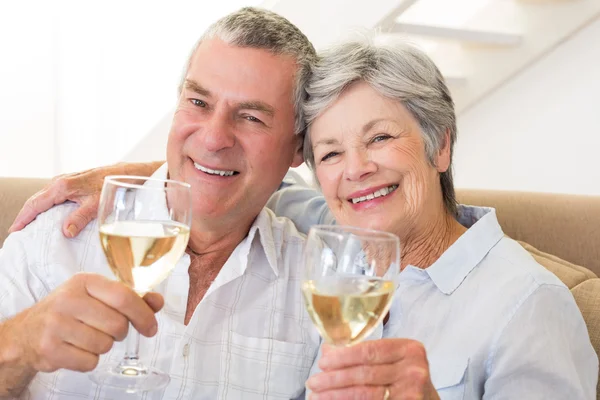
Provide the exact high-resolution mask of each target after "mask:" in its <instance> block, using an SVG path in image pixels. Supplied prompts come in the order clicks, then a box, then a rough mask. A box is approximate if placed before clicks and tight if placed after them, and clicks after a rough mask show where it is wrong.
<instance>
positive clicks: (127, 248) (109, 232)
mask: <svg viewBox="0 0 600 400" xmlns="http://www.w3.org/2000/svg"><path fill="white" fill-rule="evenodd" d="M191 216H192V208H191V194H190V185H188V184H187V183H183V182H178V181H174V180H168V179H167V180H165V179H155V178H148V177H139V176H107V177H106V178H105V179H104V186H103V187H102V194H101V196H100V207H99V209H98V227H99V231H100V241H101V243H102V249H103V250H104V254H105V255H106V259H107V261H108V265H109V266H110V269H111V270H112V272H113V274H114V275H115V277H116V278H117V280H119V281H121V282H122V283H124V284H125V285H127V286H129V287H130V288H132V289H133V290H134V291H135V292H136V293H137V294H139V295H140V296H143V295H144V294H146V293H148V292H149V291H151V290H152V289H153V288H154V287H155V286H156V285H158V284H159V283H161V282H162V281H163V280H164V279H165V278H166V277H167V276H168V275H169V273H170V272H171V270H172V269H173V268H174V267H175V265H176V263H177V261H178V260H179V259H180V258H181V256H182V255H183V253H184V252H185V249H186V247H187V243H188V239H189V236H190V224H191ZM139 339H140V334H139V332H137V331H136V330H135V328H134V327H133V325H131V324H130V325H129V333H128V335H127V339H126V342H125V343H126V352H125V356H124V358H123V359H122V360H121V362H119V363H118V364H108V365H102V366H100V367H98V368H97V369H96V370H95V371H93V372H92V373H91V374H90V379H91V380H92V381H94V382H95V383H97V384H99V385H106V386H111V387H116V388H122V389H124V390H125V391H126V392H128V393H135V392H139V391H148V390H157V389H161V388H163V387H165V386H166V385H167V384H168V383H169V381H170V377H169V375H168V374H166V373H164V372H162V371H159V370H157V369H155V368H152V367H148V366H145V365H144V364H143V363H142V362H141V361H140V360H139V359H138V349H139Z"/></svg>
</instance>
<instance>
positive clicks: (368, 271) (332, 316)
mask: <svg viewBox="0 0 600 400" xmlns="http://www.w3.org/2000/svg"><path fill="white" fill-rule="evenodd" d="M304 253H305V254H304V256H305V259H304V264H305V276H304V282H303V286H302V289H303V293H304V297H305V300H306V306H307V309H308V312H309V314H310V316H311V318H312V320H313V322H314V323H315V325H316V327H317V329H318V331H319V333H320V334H321V336H323V339H324V340H325V342H326V344H324V345H323V348H322V357H321V359H320V360H319V363H318V366H319V368H320V369H321V370H322V371H323V372H321V373H319V374H316V375H314V376H312V377H311V378H310V379H309V380H308V381H307V383H306V384H307V387H308V388H309V389H310V390H311V391H312V393H311V396H310V398H311V399H315V400H318V399H321V398H324V399H330V398H336V399H355V398H368V399H384V400H391V399H403V398H420V399H424V400H434V399H439V397H438V394H437V392H436V391H435V389H434V387H433V384H432V383H431V378H430V376H429V366H428V362H427V356H426V352H425V349H424V347H423V345H422V344H421V343H419V342H416V341H414V340H410V339H378V340H369V341H363V340H364V339H365V338H367V337H368V336H369V335H370V334H371V333H372V332H373V330H375V328H376V327H377V326H378V325H379V324H380V323H381V322H382V320H383V319H384V317H385V316H386V315H387V313H388V311H389V308H390V306H391V303H392V299H393V295H394V292H395V290H396V283H395V282H396V278H397V276H398V274H399V273H400V243H399V239H398V237H396V236H395V235H393V234H391V233H387V232H380V231H373V230H365V229H360V228H353V227H344V226H317V227H313V228H311V230H310V231H309V233H308V237H307V242H306V249H305V252H304Z"/></svg>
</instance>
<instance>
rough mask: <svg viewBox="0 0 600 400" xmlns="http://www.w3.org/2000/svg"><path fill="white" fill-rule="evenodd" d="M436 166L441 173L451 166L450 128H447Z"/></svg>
mask: <svg viewBox="0 0 600 400" xmlns="http://www.w3.org/2000/svg"><path fill="white" fill-rule="evenodd" d="M435 166H436V169H437V171H438V172H439V173H443V172H446V171H448V168H450V129H446V134H445V135H444V143H443V145H442V147H441V148H440V149H439V151H438V153H437V155H436V160H435Z"/></svg>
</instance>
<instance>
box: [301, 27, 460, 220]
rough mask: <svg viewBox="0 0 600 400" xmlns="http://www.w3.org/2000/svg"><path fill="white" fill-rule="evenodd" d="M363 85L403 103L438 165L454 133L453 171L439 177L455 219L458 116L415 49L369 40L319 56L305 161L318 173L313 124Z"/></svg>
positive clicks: (312, 85) (307, 106)
mask: <svg viewBox="0 0 600 400" xmlns="http://www.w3.org/2000/svg"><path fill="white" fill-rule="evenodd" d="M357 81H364V82H366V83H367V84H369V85H370V86H371V87H372V88H373V89H374V90H376V91H377V92H378V93H380V94H381V95H383V96H386V97H388V98H391V99H395V100H398V101H399V102H401V103H402V105H404V107H406V109H407V110H408V111H409V112H410V113H411V115H412V116H413V117H414V118H415V119H416V121H417V122H418V123H419V125H420V127H421V135H422V137H423V141H424V143H425V153H426V156H427V158H428V159H429V162H430V163H431V164H432V165H434V163H435V156H436V153H437V152H438V151H439V150H440V149H441V148H442V147H443V146H444V144H445V143H444V142H445V135H446V131H448V132H449V133H450V135H449V136H450V167H449V168H448V170H447V171H446V172H443V173H442V174H440V184H441V189H442V194H443V198H444V204H445V206H446V209H447V210H448V212H450V213H452V214H453V215H455V214H456V195H455V192H454V183H453V178H452V152H453V148H454V143H455V142H456V115H455V112H454V102H453V101H452V97H451V96H450V91H449V90H448V87H447V86H446V84H445V82H444V78H443V77H442V74H441V73H440V71H439V70H438V68H437V67H436V65H435V64H434V63H433V61H432V60H431V59H430V58H429V57H428V56H427V55H426V54H425V53H423V52H422V51H420V50H419V49H417V48H416V47H414V46H412V45H410V44H408V43H406V42H402V41H397V42H392V41H390V40H388V41H386V42H381V43H378V42H376V38H374V37H364V38H361V39H358V40H352V41H348V42H344V43H341V44H338V45H335V46H333V47H331V48H329V49H327V50H325V51H323V52H321V53H320V54H319V60H318V62H317V63H316V64H315V66H314V67H313V70H312V75H311V78H310V80H309V83H308V86H307V92H308V99H307V101H306V102H305V104H304V113H305V115H306V121H307V124H308V133H309V134H307V135H306V136H305V138H304V160H305V161H306V163H307V164H308V166H309V167H310V168H311V169H312V170H313V172H314V171H315V160H314V154H313V151H312V144H311V141H310V124H311V122H313V121H314V120H315V119H316V118H317V117H318V116H319V115H320V114H321V113H323V111H325V110H326V109H327V108H328V107H329V106H331V105H332V103H333V102H334V101H335V100H336V99H337V98H338V97H339V96H340V95H341V94H342V92H343V91H344V90H345V89H346V88H348V86H349V85H351V84H352V83H354V82H357Z"/></svg>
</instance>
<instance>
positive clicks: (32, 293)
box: [0, 8, 319, 399]
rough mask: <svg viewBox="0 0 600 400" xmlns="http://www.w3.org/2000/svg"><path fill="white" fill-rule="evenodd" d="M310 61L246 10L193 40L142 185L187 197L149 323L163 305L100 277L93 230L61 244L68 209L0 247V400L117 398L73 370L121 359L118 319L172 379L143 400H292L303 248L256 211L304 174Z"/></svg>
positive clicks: (303, 330)
mask: <svg viewBox="0 0 600 400" xmlns="http://www.w3.org/2000/svg"><path fill="white" fill-rule="evenodd" d="M315 57H316V56H315V50H314V48H313V46H312V45H311V43H310V42H309V40H308V39H307V38H306V36H305V35H304V34H302V32H300V30H298V28H297V27H295V26H294V25H293V24H291V23H290V22H289V21H288V20H286V19H285V18H283V17H281V16H279V15H277V14H275V13H272V12H269V11H266V10H260V9H256V8H244V9H242V10H240V11H238V12H234V13H233V14H230V15H228V16H226V17H224V18H222V19H221V20H219V21H218V22H216V23H215V24H214V25H212V26H211V27H210V28H209V29H208V30H207V32H205V34H204V35H203V36H202V37H201V39H200V40H199V42H198V44H197V46H196V48H195V49H194V51H193V53H192V55H191V56H190V59H189V61H188V64H187V70H186V73H185V74H184V77H183V79H182V82H181V86H180V93H179V100H178V103H177V108H176V112H175V115H174V118H173V121H172V126H171V130H170V133H169V140H168V144H167V164H165V165H164V166H163V167H161V168H160V169H159V170H158V171H156V172H155V173H154V176H155V177H158V178H166V177H167V176H168V177H170V178H171V179H176V180H180V181H185V182H187V183H189V184H191V186H192V196H193V199H194V201H193V205H192V208H193V223H192V231H191V234H190V240H189V247H188V249H187V254H186V255H185V256H184V257H182V259H181V260H180V261H179V263H178V264H177V266H176V267H175V269H174V271H173V273H172V275H171V276H170V277H169V278H168V279H167V280H166V281H165V282H164V283H163V284H162V285H161V286H160V287H159V288H158V290H159V291H160V292H161V294H162V296H164V299H165V304H164V310H163V312H162V313H160V314H157V315H156V319H155V316H154V312H156V311H158V310H159V309H160V308H161V307H162V305H163V304H162V303H163V299H162V297H161V296H158V295H156V294H154V295H150V296H147V297H146V298H145V300H146V301H144V300H143V299H141V298H139V296H137V295H136V294H135V293H134V292H133V291H132V290H131V289H129V288H127V287H126V286H124V285H122V284H120V283H118V282H115V281H111V280H109V279H108V278H107V277H105V276H103V274H104V275H107V271H108V268H107V264H106V261H105V258H104V256H103V254H102V251H101V247H100V242H99V240H98V231H97V224H96V223H95V222H94V223H93V224H90V225H89V226H88V227H87V228H85V229H84V230H83V231H82V232H81V235H80V236H79V237H78V238H77V239H76V240H69V239H66V238H65V237H64V236H63V234H62V233H61V229H60V224H61V222H62V220H63V219H64V218H65V217H66V216H67V215H68V214H69V213H71V212H72V211H73V210H74V206H73V205H72V204H66V205H59V206H56V207H53V208H52V209H51V210H49V211H48V212H46V213H44V214H42V215H41V216H39V217H38V218H37V219H36V221H35V222H34V223H32V224H31V225H29V226H28V227H27V228H25V229H24V230H22V231H19V232H15V233H13V234H11V235H10V236H9V237H8V238H7V240H6V242H5V244H4V247H3V249H2V251H1V252H0V298H1V299H2V302H1V303H0V319H1V320H2V323H1V324H0V397H11V398H12V397H18V396H20V397H23V398H28V399H42V398H43V399H48V398H52V397H55V398H62V397H63V396H65V397H75V398H82V397H83V398H85V397H89V398H94V399H108V398H121V397H122V396H123V395H124V394H125V393H124V392H123V391H121V390H119V389H114V388H109V387H105V386H101V387H99V386H97V385H96V384H94V383H92V382H91V381H90V380H89V379H88V378H87V376H86V375H85V374H82V373H81V371H90V370H92V369H94V368H95V367H96V366H97V364H98V363H99V362H100V363H103V362H108V361H109V359H110V358H111V357H112V354H114V355H115V357H118V356H119V355H120V354H122V352H123V343H121V342H118V341H119V340H122V339H123V338H124V337H125V335H126V332H127V327H128V323H129V321H131V322H132V323H133V325H134V326H135V327H136V328H137V329H138V330H140V332H141V333H142V334H144V335H145V336H148V337H151V339H148V340H146V341H142V342H141V346H140V357H141V358H142V359H143V360H145V361H147V363H148V364H150V365H152V366H155V367H157V368H159V369H161V370H163V371H166V372H168V373H169V374H170V375H171V382H170V383H169V385H168V386H167V387H166V388H165V389H164V390H163V391H157V392H152V393H149V394H148V397H147V398H152V399H154V398H156V399H158V398H164V399H182V398H202V399H217V398H223V399H225V398H244V399H259V398H260V399H265V398H285V399H291V398H296V397H301V396H303V393H304V385H305V381H306V379H307V377H308V376H309V371H310V368H311V366H312V364H313V361H314V359H315V356H316V352H317V349H318V346H319V338H318V335H317V334H316V331H315V330H314V328H313V326H312V324H311V323H310V320H309V319H308V317H307V314H306V313H305V311H304V308H303V306H302V301H301V297H300V296H301V293H300V290H299V286H298V282H299V278H298V266H297V265H296V262H297V259H298V254H299V252H300V251H301V249H302V245H303V240H304V239H303V236H302V235H301V234H299V233H298V232H297V230H296V229H295V227H294V225H293V224H292V223H291V222H290V221H289V220H286V219H281V218H277V217H275V215H274V214H273V212H271V211H270V210H268V209H266V208H264V206H265V203H266V202H267V200H268V199H269V197H270V196H271V194H272V193H273V192H274V191H275V190H276V189H277V187H278V186H279V184H280V183H281V180H282V178H283V177H284V175H285V173H286V172H287V170H288V168H290V167H294V166H298V165H300V164H301V163H302V152H301V149H302V135H299V134H298V133H300V132H301V131H302V130H303V118H302V115H301V112H300V108H299V107H300V104H301V100H302V96H303V93H304V85H305V81H306V79H307V77H308V74H309V70H310V65H311V63H312V62H313V61H314V59H315ZM79 272H83V273H79ZM111 349H112V350H111ZM105 353H108V354H105ZM103 354H104V355H103ZM78 371H79V372H78Z"/></svg>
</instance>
